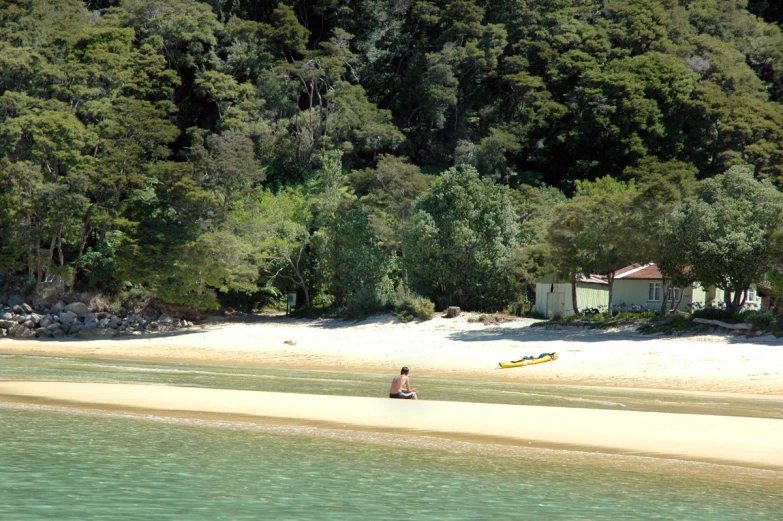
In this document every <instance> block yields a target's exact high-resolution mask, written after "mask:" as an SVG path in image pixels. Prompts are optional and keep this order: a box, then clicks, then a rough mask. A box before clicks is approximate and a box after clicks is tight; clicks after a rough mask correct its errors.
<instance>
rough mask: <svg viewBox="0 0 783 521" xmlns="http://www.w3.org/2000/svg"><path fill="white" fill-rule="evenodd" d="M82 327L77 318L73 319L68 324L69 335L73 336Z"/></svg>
mask: <svg viewBox="0 0 783 521" xmlns="http://www.w3.org/2000/svg"><path fill="white" fill-rule="evenodd" d="M83 328H84V326H83V325H82V323H81V322H79V321H78V320H74V321H73V322H72V323H71V325H69V326H68V334H69V335H71V336H74V335H76V334H78V333H79V331H81V330H82V329H83Z"/></svg>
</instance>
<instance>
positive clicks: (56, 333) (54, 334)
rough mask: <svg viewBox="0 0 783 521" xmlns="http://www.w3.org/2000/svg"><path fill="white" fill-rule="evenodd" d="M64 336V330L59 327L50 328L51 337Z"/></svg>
mask: <svg viewBox="0 0 783 521" xmlns="http://www.w3.org/2000/svg"><path fill="white" fill-rule="evenodd" d="M64 336H65V332H64V331H63V330H62V329H60V328H59V327H58V328H55V329H53V330H52V338H62V337H64Z"/></svg>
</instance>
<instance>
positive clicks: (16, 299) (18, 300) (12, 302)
mask: <svg viewBox="0 0 783 521" xmlns="http://www.w3.org/2000/svg"><path fill="white" fill-rule="evenodd" d="M19 304H24V297H23V296H21V295H13V296H11V298H9V299H8V307H9V308H13V307H14V306H18V305H19Z"/></svg>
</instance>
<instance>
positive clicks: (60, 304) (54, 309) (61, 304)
mask: <svg viewBox="0 0 783 521" xmlns="http://www.w3.org/2000/svg"><path fill="white" fill-rule="evenodd" d="M67 305H68V304H66V303H65V301H64V300H58V301H57V303H56V304H55V305H54V306H52V313H59V312H60V311H62V310H64V309H65V306H67Z"/></svg>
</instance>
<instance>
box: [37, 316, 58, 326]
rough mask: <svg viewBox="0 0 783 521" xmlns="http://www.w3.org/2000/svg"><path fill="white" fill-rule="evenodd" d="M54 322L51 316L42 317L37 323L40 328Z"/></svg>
mask: <svg viewBox="0 0 783 521" xmlns="http://www.w3.org/2000/svg"><path fill="white" fill-rule="evenodd" d="M53 322H54V320H53V319H52V315H44V316H43V317H41V321H40V322H39V323H38V325H40V326H41V327H48V326H50V325H51V324H52V323H53Z"/></svg>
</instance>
